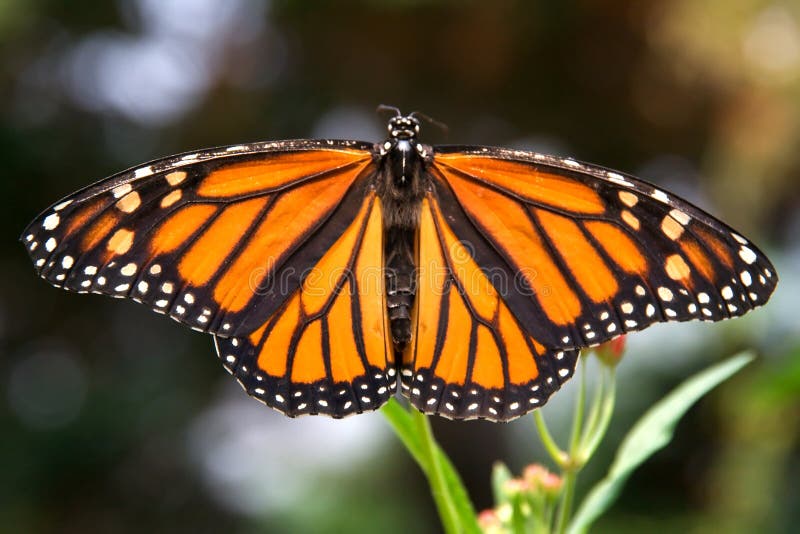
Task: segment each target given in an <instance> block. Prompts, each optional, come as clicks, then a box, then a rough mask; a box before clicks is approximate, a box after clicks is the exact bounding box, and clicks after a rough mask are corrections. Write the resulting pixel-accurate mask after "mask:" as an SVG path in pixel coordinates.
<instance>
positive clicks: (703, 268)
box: [680, 237, 716, 283]
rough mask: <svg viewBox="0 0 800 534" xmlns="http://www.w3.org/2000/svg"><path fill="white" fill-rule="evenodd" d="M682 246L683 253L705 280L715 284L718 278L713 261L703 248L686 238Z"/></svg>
mask: <svg viewBox="0 0 800 534" xmlns="http://www.w3.org/2000/svg"><path fill="white" fill-rule="evenodd" d="M680 245H681V248H682V249H683V253H684V254H686V257H687V258H688V259H689V261H690V262H691V263H692V265H694V267H695V268H696V269H697V270H698V271H699V272H700V274H701V275H702V276H703V278H705V279H706V280H708V281H709V282H712V283H713V282H714V280H715V278H716V273H715V271H714V267H713V265H712V264H711V259H710V258H709V257H708V256H707V255H706V254H705V253H704V252H703V249H702V247H701V246H700V245H699V244H698V243H697V242H696V241H694V240H690V239H687V238H686V237H684V239H681V241H680Z"/></svg>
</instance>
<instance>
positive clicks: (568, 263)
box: [431, 147, 777, 349]
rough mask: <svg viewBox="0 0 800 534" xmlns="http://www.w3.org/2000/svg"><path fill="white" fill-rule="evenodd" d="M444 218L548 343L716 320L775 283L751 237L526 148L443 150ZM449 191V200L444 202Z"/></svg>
mask: <svg viewBox="0 0 800 534" xmlns="http://www.w3.org/2000/svg"><path fill="white" fill-rule="evenodd" d="M431 172H432V175H433V182H434V189H435V190H436V194H437V196H438V197H439V198H441V199H442V202H441V204H440V206H441V209H442V212H443V216H444V218H445V219H446V220H447V221H448V224H449V225H450V227H451V228H452V230H453V233H454V235H455V236H456V238H457V239H459V240H463V241H466V242H468V243H470V244H471V246H472V251H473V253H474V258H475V260H476V262H477V264H478V265H480V266H481V267H482V268H483V269H487V270H489V271H492V272H495V273H497V274H498V275H501V276H500V278H502V279H503V280H505V281H506V284H505V286H503V287H502V288H500V289H501V293H502V297H503V300H504V301H505V303H506V304H507V305H508V307H509V309H510V310H511V312H512V313H513V315H514V316H515V317H516V318H517V320H518V321H519V322H520V323H521V325H522V327H523V329H524V330H525V331H527V332H529V333H530V334H531V335H532V336H534V338H536V339H537V340H538V341H539V342H540V343H541V344H542V345H544V346H546V347H557V348H562V349H570V348H578V347H586V346H592V345H596V344H598V343H601V342H603V341H606V340H609V339H611V338H613V337H616V336H618V335H620V334H622V333H624V332H630V331H634V330H641V329H642V328H645V327H646V326H648V325H650V324H652V323H654V322H659V321H687V320H690V319H704V320H711V321H715V320H720V319H725V318H728V317H735V316H738V315H742V314H744V313H746V312H747V311H749V310H750V309H752V308H754V307H757V306H759V305H761V304H763V303H765V302H766V301H767V299H768V298H769V296H770V294H771V293H772V291H773V290H774V289H775V285H776V283H777V276H776V275H775V269H774V268H773V266H772V265H771V264H770V262H769V260H767V258H766V257H765V256H764V255H763V254H762V253H761V252H760V251H759V250H758V249H757V248H756V247H755V246H754V245H753V244H752V243H750V242H749V241H747V240H746V239H745V238H743V237H742V236H740V235H739V234H737V233H735V232H734V231H733V230H731V229H730V228H729V227H727V226H726V225H725V224H723V223H722V222H720V221H718V220H716V219H714V218H713V217H711V216H710V215H708V214H707V213H705V212H703V211H702V210H700V209H699V208H697V207H695V206H692V205H691V204H689V203H688V202H686V201H684V200H681V199H679V198H676V197H674V196H673V195H667V194H666V193H664V192H663V191H660V190H659V189H657V188H655V187H654V186H652V185H650V184H647V183H646V182H643V181H640V180H637V179H635V178H632V177H630V176H625V175H622V174H620V173H617V172H614V171H610V170H607V169H603V168H600V167H596V166H592V165H587V164H584V163H579V162H577V161H574V160H571V159H560V158H554V157H550V156H543V155H540V154H535V153H530V152H520V151H511V150H502V149H487V148H480V147H478V148H463V147H453V148H448V147H442V148H438V149H437V153H436V156H435V158H434V164H433V165H432V171H431ZM445 199H446V201H445Z"/></svg>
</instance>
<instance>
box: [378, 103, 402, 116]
mask: <svg viewBox="0 0 800 534" xmlns="http://www.w3.org/2000/svg"><path fill="white" fill-rule="evenodd" d="M384 111H393V112H394V114H395V116H397V117H402V116H403V113H402V112H401V111H400V108H398V107H396V106H387V105H386V104H379V105H378V107H377V109H376V110H375V112H376V113H383V112H384Z"/></svg>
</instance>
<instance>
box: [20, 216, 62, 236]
mask: <svg viewBox="0 0 800 534" xmlns="http://www.w3.org/2000/svg"><path fill="white" fill-rule="evenodd" d="M59 222H61V218H60V217H59V216H58V213H51V214H50V215H48V216H47V217H45V218H44V222H42V227H43V228H44V229H45V230H54V229H55V228H56V227H57V226H58V223H59ZM28 241H30V239H29V240H28Z"/></svg>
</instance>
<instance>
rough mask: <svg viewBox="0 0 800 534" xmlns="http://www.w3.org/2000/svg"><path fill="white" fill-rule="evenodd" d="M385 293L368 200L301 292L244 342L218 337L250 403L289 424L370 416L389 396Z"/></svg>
mask: <svg viewBox="0 0 800 534" xmlns="http://www.w3.org/2000/svg"><path fill="white" fill-rule="evenodd" d="M384 296H385V295H384V291H383V220H382V214H381V208H380V201H379V200H378V198H377V197H376V195H375V193H374V192H373V193H370V194H369V195H368V196H367V197H366V198H365V199H364V201H363V203H362V204H361V206H360V211H359V213H358V215H357V216H356V217H355V219H354V220H353V222H352V223H351V224H350V226H348V227H347V228H346V229H345V230H344V232H343V233H342V234H341V236H340V237H339V238H338V240H337V241H336V242H335V243H334V244H333V245H332V246H331V247H330V248H329V249H328V251H327V252H326V253H325V255H324V256H323V257H322V258H321V259H320V261H319V262H317V263H316V264H315V265H314V266H313V268H312V269H311V270H309V271H308V272H307V273H306V275H305V276H304V279H303V283H302V286H301V287H300V288H299V289H298V290H296V291H295V292H294V293H293V294H292V295H291V297H290V298H289V299H288V300H287V301H286V302H285V303H284V304H283V306H281V308H280V309H279V310H278V311H277V312H276V313H275V314H273V315H272V316H270V317H269V318H267V319H266V320H264V322H263V323H262V324H261V325H260V326H259V327H258V328H257V329H255V330H254V331H253V332H252V333H250V334H249V335H247V336H237V337H233V338H222V337H216V344H217V351H218V353H219V356H220V358H221V359H222V361H223V363H224V364H225V366H226V367H227V368H228V370H230V371H231V373H232V374H234V376H236V377H237V379H238V380H239V382H240V383H241V384H242V386H243V387H244V388H245V389H246V390H247V392H248V393H249V394H250V395H252V396H253V397H255V398H257V399H259V400H261V401H263V402H265V403H266V404H267V405H269V406H271V407H273V408H276V409H278V410H280V411H281V412H283V413H285V414H286V415H289V416H291V417H294V416H297V415H304V414H318V413H324V414H327V415H330V416H333V417H344V416H346V415H350V414H353V413H361V412H364V411H369V410H375V409H377V408H379V407H380V406H381V405H382V404H383V403H384V402H386V400H387V399H388V398H389V397H390V396H391V395H392V394H393V393H394V391H395V388H396V384H397V381H396V376H395V369H394V363H393V362H394V356H393V353H392V346H391V343H390V336H389V335H387V333H388V330H387V328H388V327H387V322H388V320H387V316H386V302H385V299H384Z"/></svg>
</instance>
